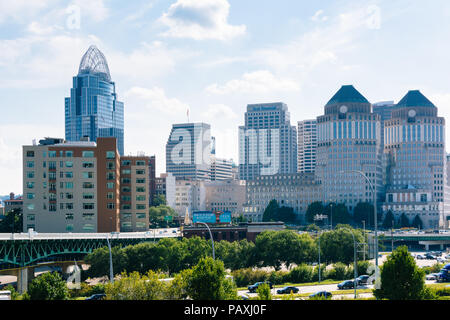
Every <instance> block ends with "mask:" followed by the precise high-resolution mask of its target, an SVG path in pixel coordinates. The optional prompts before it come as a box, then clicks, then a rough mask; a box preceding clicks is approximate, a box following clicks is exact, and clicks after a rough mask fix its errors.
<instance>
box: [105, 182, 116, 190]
mask: <svg viewBox="0 0 450 320" xmlns="http://www.w3.org/2000/svg"><path fill="white" fill-rule="evenodd" d="M106 188H108V189H114V182H108V183H107V184H106Z"/></svg>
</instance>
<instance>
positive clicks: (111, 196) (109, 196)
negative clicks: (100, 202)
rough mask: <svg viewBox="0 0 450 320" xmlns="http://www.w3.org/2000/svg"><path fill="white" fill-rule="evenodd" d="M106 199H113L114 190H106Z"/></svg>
mask: <svg viewBox="0 0 450 320" xmlns="http://www.w3.org/2000/svg"><path fill="white" fill-rule="evenodd" d="M106 199H114V192H108V193H107V194H106Z"/></svg>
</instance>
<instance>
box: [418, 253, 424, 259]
mask: <svg viewBox="0 0 450 320" xmlns="http://www.w3.org/2000/svg"><path fill="white" fill-rule="evenodd" d="M416 259H419V260H423V259H425V256H423V255H421V254H418V255H417V256H416Z"/></svg>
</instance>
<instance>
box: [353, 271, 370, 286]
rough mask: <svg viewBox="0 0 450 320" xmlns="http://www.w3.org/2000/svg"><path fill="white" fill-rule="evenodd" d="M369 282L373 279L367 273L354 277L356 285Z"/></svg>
mask: <svg viewBox="0 0 450 320" xmlns="http://www.w3.org/2000/svg"><path fill="white" fill-rule="evenodd" d="M371 282H373V281H371V278H370V276H368V275H366V274H364V275H362V276H359V277H358V278H356V283H357V284H358V285H363V284H371Z"/></svg>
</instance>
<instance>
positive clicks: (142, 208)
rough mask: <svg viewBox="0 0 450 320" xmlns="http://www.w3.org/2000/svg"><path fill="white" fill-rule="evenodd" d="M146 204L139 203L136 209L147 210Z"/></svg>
mask: <svg viewBox="0 0 450 320" xmlns="http://www.w3.org/2000/svg"><path fill="white" fill-rule="evenodd" d="M145 207H146V205H145V204H137V205H136V210H145Z"/></svg>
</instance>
